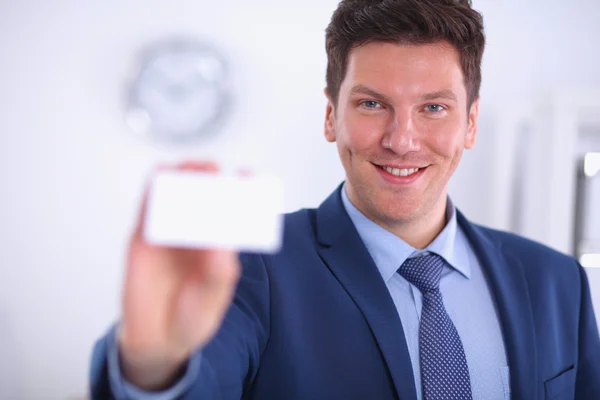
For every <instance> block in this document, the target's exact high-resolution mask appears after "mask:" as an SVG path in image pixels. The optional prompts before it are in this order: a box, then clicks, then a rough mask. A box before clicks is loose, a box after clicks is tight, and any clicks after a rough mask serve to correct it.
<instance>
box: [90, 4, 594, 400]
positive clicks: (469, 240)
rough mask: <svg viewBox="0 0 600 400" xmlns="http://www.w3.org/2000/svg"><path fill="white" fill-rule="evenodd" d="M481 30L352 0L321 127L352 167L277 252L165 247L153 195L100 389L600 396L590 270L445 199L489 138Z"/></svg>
mask: <svg viewBox="0 0 600 400" xmlns="http://www.w3.org/2000/svg"><path fill="white" fill-rule="evenodd" d="M484 43H485V40H484V34H483V21H482V18H481V15H480V14H479V13H478V12H476V11H474V10H473V9H472V8H471V4H470V2H469V1H467V0H344V1H342V2H341V3H340V5H339V7H338V9H337V10H336V11H335V13H334V15H333V18H332V20H331V23H330V25H329V27H328V28H327V34H326V47H327V55H328V69H327V89H326V91H325V93H326V96H327V98H328V104H327V109H326V116H325V137H326V139H327V140H328V141H330V142H335V143H336V144H337V147H338V150H339V156H340V159H341V162H342V164H343V166H344V169H345V171H346V180H345V182H344V183H342V184H341V185H340V187H338V188H337V189H336V190H335V191H334V192H333V193H332V194H331V196H330V197H329V198H328V199H326V200H325V201H324V202H323V204H322V205H321V206H320V207H319V208H318V209H305V210H301V211H298V212H296V213H293V214H289V215H287V216H286V219H285V237H284V244H283V248H282V250H281V251H280V252H279V253H278V254H275V255H262V254H240V255H238V254H236V253H233V252H230V251H223V250H216V249H214V250H184V249H176V248H165V247H154V246H151V245H150V244H148V243H147V242H145V241H144V239H143V237H142V235H141V232H142V223H143V219H144V211H143V207H142V213H141V215H140V220H139V221H140V222H139V224H138V228H137V229H136V231H135V233H134V234H133V237H132V241H131V245H130V248H129V258H128V266H127V277H126V280H125V288H124V300H123V315H122V318H121V321H120V322H119V323H118V324H116V325H115V327H114V328H112V329H111V330H110V331H109V333H108V334H107V335H106V336H105V337H104V338H102V339H101V340H100V341H99V342H98V344H97V346H96V348H95V351H94V356H93V360H92V371H91V383H92V384H91V393H92V397H93V398H95V399H105V398H118V399H126V398H138V399H159V398H160V399H176V398H177V399H179V398H184V399H240V398H244V399H292V400H293V399H382V400H385V399H402V400H415V399H427V400H434V399H440V400H441V399H452V400H460V399H502V400H504V399H509V398H514V399H527V400H536V399H596V398H600V338H599V336H598V330H597V325H596V320H595V317H594V314H593V311H592V306H591V300H590V292H589V286H588V281H587V277H586V274H585V272H584V270H583V269H582V268H581V266H580V265H578V263H577V262H576V261H575V260H574V259H572V258H571V257H568V256H566V255H563V254H560V253H557V252H555V251H553V250H551V249H549V248H546V247H544V246H542V245H540V244H537V243H534V242H531V241H528V240H526V239H523V238H520V237H517V236H515V235H512V234H509V233H503V232H499V231H494V230H491V229H487V228H484V227H481V226H477V225H474V224H472V223H471V222H469V221H468V220H467V219H466V218H465V216H463V215H462V214H461V213H460V212H459V211H458V210H457V209H456V208H455V206H454V205H453V204H452V202H451V201H450V199H449V197H448V193H447V186H448V181H449V179H450V177H451V176H452V174H453V173H454V171H455V169H456V167H457V166H458V164H459V161H460V159H461V155H462V152H463V151H464V149H470V148H472V147H473V146H474V144H475V139H476V134H477V116H478V110H479V87H480V82H481V72H480V70H481V59H482V55H483V50H484ZM177 168H181V169H190V170H200V171H215V170H216V169H217V166H216V165H214V164H211V163H193V162H192V163H185V164H182V165H180V166H178V167H177ZM240 200H241V201H243V199H240Z"/></svg>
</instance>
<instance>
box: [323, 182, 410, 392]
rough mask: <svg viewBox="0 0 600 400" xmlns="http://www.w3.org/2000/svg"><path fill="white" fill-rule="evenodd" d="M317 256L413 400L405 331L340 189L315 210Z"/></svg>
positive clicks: (399, 387)
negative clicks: (356, 312)
mask: <svg viewBox="0 0 600 400" xmlns="http://www.w3.org/2000/svg"><path fill="white" fill-rule="evenodd" d="M317 236H318V240H319V243H320V244H321V246H320V247H319V254H320V256H321V258H322V259H323V260H324V262H325V264H327V266H328V267H329V269H330V270H331V272H332V273H333V274H334V275H335V276H336V278H337V280H338V281H339V282H340V284H341V285H342V286H343V287H344V289H345V290H346V292H347V293H348V294H349V295H350V297H352V299H353V300H354V302H355V304H356V305H357V307H358V308H359V309H360V310H361V312H362V314H363V315H364V317H365V319H366V321H367V323H368V324H369V327H370V328H371V331H372V332H373V336H374V337H375V340H376V341H377V344H378V346H379V349H380V350H381V353H382V354H383V357H384V359H385V362H386V363H387V367H388V369H389V371H390V375H391V377H392V380H393V382H394V385H395V387H396V390H397V392H398V395H399V397H400V398H401V399H402V400H416V398H417V397H416V391H415V383H414V376H413V371H412V365H411V362H410V355H409V352H408V347H407V344H406V341H405V338H404V330H403V329H402V324H401V322H400V317H399V316H398V312H397V310H396V306H395V305H394V302H393V300H392V298H391V296H390V294H389V292H388V289H387V287H386V286H385V282H384V281H383V279H382V278H381V275H380V274H379V271H378V270H377V267H376V266H375V263H374V262H373V260H372V258H371V256H370V255H369V253H368V250H367V249H366V247H365V245H364V244H363V242H362V240H361V239H360V236H359V235H358V232H357V231H356V228H355V227H354V225H353V224H352V221H351V220H350V217H349V216H348V215H347V214H346V211H345V209H344V206H343V203H342V200H341V195H340V189H339V188H338V190H336V191H335V192H334V193H333V194H332V195H331V196H330V197H329V198H328V199H327V200H325V202H324V203H323V204H322V205H321V207H320V208H319V209H318V210H317Z"/></svg>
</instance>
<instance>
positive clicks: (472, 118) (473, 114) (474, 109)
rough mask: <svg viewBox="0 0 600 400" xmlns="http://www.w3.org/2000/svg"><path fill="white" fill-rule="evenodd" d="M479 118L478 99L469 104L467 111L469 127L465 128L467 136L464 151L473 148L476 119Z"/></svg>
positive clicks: (475, 134)
mask: <svg viewBox="0 0 600 400" xmlns="http://www.w3.org/2000/svg"><path fill="white" fill-rule="evenodd" d="M478 116H479V97H478V98H477V99H476V100H475V101H474V102H473V104H471V109H470V110H469V125H468V127H467V135H466V137H465V149H471V148H473V146H475V138H476V136H477V117H478Z"/></svg>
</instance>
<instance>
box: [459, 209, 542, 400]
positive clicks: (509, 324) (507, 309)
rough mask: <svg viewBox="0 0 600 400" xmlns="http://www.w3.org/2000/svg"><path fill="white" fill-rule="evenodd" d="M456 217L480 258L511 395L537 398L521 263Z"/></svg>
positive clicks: (533, 347)
mask: <svg viewBox="0 0 600 400" xmlns="http://www.w3.org/2000/svg"><path fill="white" fill-rule="evenodd" d="M457 217H458V223H459V224H460V226H461V228H462V229H463V231H464V232H465V234H466V235H467V237H468V239H469V242H470V244H471V245H472V246H473V249H474V250H475V253H476V255H477V257H478V259H479V261H480V262H481V266H482V268H483V271H484V273H485V275H486V277H487V278H488V282H489V284H490V289H491V292H492V295H493V296H494V300H495V302H496V305H497V309H498V314H499V318H500V323H501V326H502V334H503V337H504V343H505V347H506V355H507V358H508V364H509V368H510V383H511V397H512V398H515V399H537V398H538V396H537V391H536V390H537V361H536V360H537V356H536V344H535V332H534V321H533V313H532V311H531V299H530V297H529V288H528V285H527V281H526V279H525V274H524V271H523V265H522V264H521V263H520V261H518V260H517V259H516V258H514V257H511V256H510V255H509V254H507V253H506V252H503V251H502V250H503V249H502V245H501V244H500V243H498V242H494V241H492V240H491V238H490V236H489V235H487V234H486V233H485V232H484V231H483V230H482V229H481V228H480V227H477V226H475V225H473V224H471V223H470V222H469V221H467V219H466V218H465V217H464V216H463V215H462V214H461V213H460V212H458V214H457ZM506 250H508V249H506Z"/></svg>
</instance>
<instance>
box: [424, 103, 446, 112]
mask: <svg viewBox="0 0 600 400" xmlns="http://www.w3.org/2000/svg"><path fill="white" fill-rule="evenodd" d="M425 109H426V110H427V111H429V112H430V113H438V112H440V111H443V110H444V109H445V107H444V106H442V105H440V104H429V105H428V106H425Z"/></svg>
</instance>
